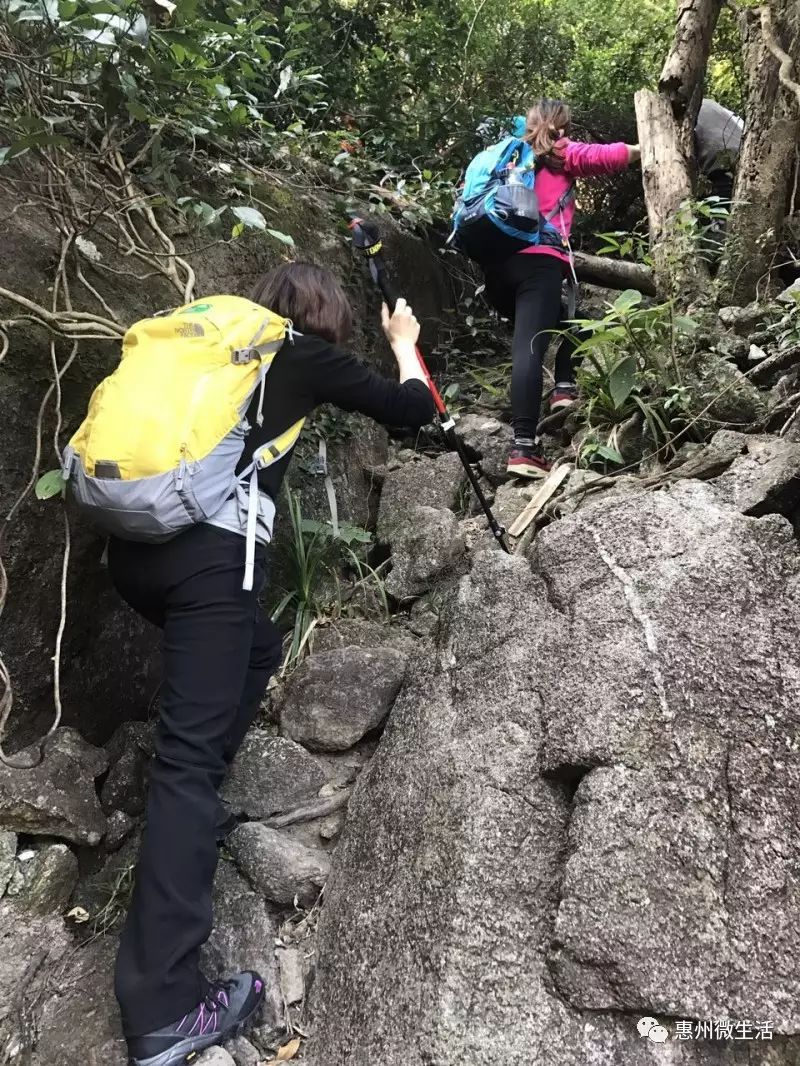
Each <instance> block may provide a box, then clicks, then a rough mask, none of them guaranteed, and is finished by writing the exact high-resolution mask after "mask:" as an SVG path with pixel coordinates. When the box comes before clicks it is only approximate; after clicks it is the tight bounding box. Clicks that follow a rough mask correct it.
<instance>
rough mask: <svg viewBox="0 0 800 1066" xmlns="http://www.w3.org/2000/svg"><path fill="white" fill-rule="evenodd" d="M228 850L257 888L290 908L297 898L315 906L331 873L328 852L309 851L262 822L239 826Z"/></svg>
mask: <svg viewBox="0 0 800 1066" xmlns="http://www.w3.org/2000/svg"><path fill="white" fill-rule="evenodd" d="M227 846H228V850H229V851H230V853H231V855H232V856H233V858H234V861H235V862H236V865H237V866H238V867H239V869H240V870H241V871H242V873H243V874H244V875H245V877H246V878H247V880H248V881H249V882H250V884H251V885H252V886H253V888H255V889H256V891H258V892H261V893H262V895H263V896H264V898H265V899H267V900H269V901H270V902H271V903H278V904H281V905H283V906H287V905H289V904H291V903H293V902H294V900H295V897H297V898H298V900H299V902H300V903H302V904H303V905H306V906H308V905H311V904H312V903H313V902H314V901H315V900H316V898H317V896H318V895H319V893H320V890H321V889H322V888H323V886H324V884H325V882H326V881H327V879H328V875H329V873H330V868H331V864H330V859H329V858H328V856H327V855H326V854H325V852H324V851H321V850H319V849H316V848H308V847H305V845H303V844H299V843H298V842H297V841H294V840H291V839H290V838H289V837H287V836H285V835H284V834H282V833H279V832H278V831H277V830H275V829H270V828H269V827H268V826H266V825H261V824H260V823H259V822H248V823H247V824H245V825H241V826H239V828H238V829H236V830H234V832H233V833H232V834H231V836H230V838H229V840H228V844H227Z"/></svg>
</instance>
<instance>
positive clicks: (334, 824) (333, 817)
mask: <svg viewBox="0 0 800 1066" xmlns="http://www.w3.org/2000/svg"><path fill="white" fill-rule="evenodd" d="M346 819H347V814H346V812H345V811H343V810H341V811H336V812H335V813H334V814H329V815H327V817H325V818H320V819H318V821H317V822H316V823H315V824H316V827H317V832H318V833H319V835H320V837H322V839H323V840H335V839H336V838H337V837H338V836H339V835H340V833H341V832H342V830H343V829H344V823H345V821H346Z"/></svg>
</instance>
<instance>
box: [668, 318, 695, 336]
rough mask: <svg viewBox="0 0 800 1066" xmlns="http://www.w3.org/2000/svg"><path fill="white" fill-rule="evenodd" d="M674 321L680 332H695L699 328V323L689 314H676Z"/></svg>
mask: <svg viewBox="0 0 800 1066" xmlns="http://www.w3.org/2000/svg"><path fill="white" fill-rule="evenodd" d="M674 322H675V329H676V330H677V331H678V333H694V332H695V330H696V329H697V323H696V322H695V320H694V319H693V318H689V316H688V315H676V316H675V319H674Z"/></svg>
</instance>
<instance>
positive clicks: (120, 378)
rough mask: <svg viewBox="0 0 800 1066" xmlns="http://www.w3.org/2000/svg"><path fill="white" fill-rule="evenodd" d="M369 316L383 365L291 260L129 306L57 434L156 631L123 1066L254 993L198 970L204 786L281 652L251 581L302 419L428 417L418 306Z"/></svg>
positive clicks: (117, 565) (125, 937)
mask: <svg viewBox="0 0 800 1066" xmlns="http://www.w3.org/2000/svg"><path fill="white" fill-rule="evenodd" d="M382 320H383V328H384V332H385V334H386V337H387V339H388V340H389V343H390V345H391V347H392V350H393V352H394V355H395V358H396V360H397V365H398V370H399V377H400V381H399V383H398V382H395V381H391V380H389V379H386V378H384V377H382V376H380V375H379V374H376V373H375V372H374V371H372V370H370V369H369V368H368V367H367V366H365V365H364V364H363V363H361V362H359V361H358V360H357V359H355V358H353V357H352V356H350V355H348V354H346V353H344V352H342V351H340V349H339V347H338V345H339V344H341V343H342V342H343V341H345V340H346V339H347V337H348V336H349V334H350V332H351V328H352V314H351V310H350V306H349V304H348V301H347V298H346V296H345V294H344V291H343V290H342V288H341V286H340V285H339V283H338V282H337V281H336V279H335V278H334V277H333V275H332V274H330V272H328V271H327V270H323V269H321V268H319V267H316V266H312V265H310V264H305V263H289V264H284V265H282V266H280V267H278V268H277V269H276V270H273V271H272V272H270V273H269V274H267V275H266V276H265V277H264V278H263V279H262V280H261V282H260V283H259V284H258V285H257V286H256V290H255V292H254V294H253V300H252V301H248V300H243V299H240V298H238V297H210V298H208V299H205V300H197V301H195V302H194V303H193V304H189V305H188V306H186V307H183V308H179V309H178V310H177V311H176V312H173V313H171V314H168V315H165V316H163V317H157V318H155V319H148V320H146V321H144V322H142V323H138V324H137V325H136V326H134V327H133V328H132V329H131V330H129V332H128V334H126V337H125V341H124V344H123V358H122V362H121V364H120V366H119V368H118V369H117V371H115V373H114V374H112V375H111V377H110V378H107V379H106V380H105V381H104V382H103V383H101V385H100V386H99V387H98V389H97V390H96V391H95V394H94V396H93V397H92V400H91V403H90V407H89V414H88V416H87V418H86V420H85V421H84V423H83V425H82V426H81V427H80V429H79V430H78V432H77V433H76V434H75V436H74V437H73V438H72V440H71V441H70V445H69V447H68V448H67V450H66V452H65V456H64V472H65V476H66V477H67V481H68V484H69V485H70V486H71V488H72V494H73V496H74V497H75V499H76V500H77V502H78V504H79V506H80V507H82V509H83V510H84V511H86V512H87V513H88V514H89V515H90V516H91V517H92V518H93V519H94V520H95V522H96V523H97V524H98V525H99V526H100V527H101V529H104V530H105V531H106V532H107V533H109V534H110V544H109V568H110V572H111V577H112V580H113V582H114V585H115V586H116V588H117V590H118V591H119V593H120V594H121V595H122V597H123V598H124V599H125V600H126V601H127V602H128V604H129V605H130V606H131V607H133V609H134V610H136V611H137V612H138V613H139V614H140V615H142V616H143V617H144V618H146V619H147V620H148V621H150V622H153V623H154V624H155V625H158V626H160V627H161V628H162V629H163V631H164V685H163V690H162V698H161V707H160V719H159V723H158V730H157V738H156V750H155V757H154V759H153V761H152V768H151V772H150V785H149V792H148V799H147V822H146V826H145V830H144V835H143V838H142V846H141V853H140V856H139V862H138V866H137V869H136V881H135V888H134V892H133V898H132V901H131V906H130V909H129V912H128V917H127V921H126V923H125V927H124V929H123V932H122V937H121V941H120V948H119V955H118V959H117V969H116V992H117V998H118V1000H119V1003H120V1008H121V1012H122V1019H123V1030H124V1032H125V1036H126V1038H127V1041H128V1049H129V1055H130V1059H129V1061H130V1064H131V1066H171V1064H173V1063H184V1062H188V1061H190V1060H191V1058H192V1057H193V1055H194V1054H196V1053H197V1052H199V1051H200V1050H201V1049H203V1048H206V1047H209V1046H211V1045H214V1044H221V1043H223V1042H224V1041H226V1040H229V1039H231V1038H232V1037H233V1036H235V1035H236V1034H237V1033H238V1032H239V1031H241V1029H242V1028H243V1026H245V1025H246V1023H247V1022H248V1021H250V1020H251V1019H252V1018H253V1017H254V1015H255V1013H256V1011H257V1010H258V1008H259V1006H260V1004H261V1002H262V1000H263V998H264V984H263V980H262V978H261V977H260V976H259V975H258V974H257V973H254V972H251V971H246V972H244V973H240V974H237V975H236V976H234V977H232V978H230V979H228V980H214V981H210V980H208V979H207V978H206V977H205V976H204V975H203V974H202V973H201V971H200V966H199V953H200V948H201V946H202V944H203V943H204V942H205V941H206V940H207V938H208V936H209V934H210V932H211V927H212V884H213V880H214V872H215V869H216V865H217V843H218V838H219V837H221V836H223V835H224V828H221V825H222V821H221V817H220V810H221V808H220V804H219V799H218V796H217V790H218V788H219V786H220V784H221V782H222V779H223V776H224V774H225V771H226V768H227V766H228V764H229V763H230V761H231V759H232V758H233V756H234V755H235V753H236V750H237V749H238V747H239V745H240V743H241V741H242V739H243V738H244V735H245V733H246V732H247V729H248V727H249V726H250V723H251V722H252V720H253V718H254V717H255V715H256V713H257V711H258V707H259V705H260V701H261V697H262V695H263V693H264V691H265V689H266V686H267V682H268V680H269V677H270V675H271V674H272V672H273V671H274V670H275V668H276V666H277V664H278V663H279V661H280V651H281V640H280V636H279V633H278V631H277V629H276V627H275V626H274V625H273V623H272V622H271V621H270V620H269V619H268V618H267V617H266V616H265V615H264V614H263V613H262V611H261V608H260V607H259V603H258V597H259V593H260V591H261V590H262V588H263V586H264V583H265V580H266V576H265V575H266V568H267V558H266V556H267V545H268V544H269V541H270V539H271V536H272V522H273V519H274V515H275V501H276V500H277V498H278V492H279V489H280V486H281V482H282V481H283V478H284V475H285V473H286V470H287V468H288V466H289V463H290V461H291V456H292V451H293V449H294V446H295V444H296V442H297V439H298V436H299V434H300V430H301V429H302V426H303V423H304V421H305V419H306V418H307V416H308V415H309V414H311V412H312V411H313V410H314V408H315V407H317V406H318V405H319V404H322V403H332V404H335V405H337V406H338V407H341V408H343V409H344V410H347V411H360V412H361V413H362V414H365V415H368V416H369V417H371V418H374V419H375V420H376V421H378V422H382V423H384V424H388V425H395V426H406V427H410V428H418V427H419V426H422V425H424V424H426V423H428V422H430V421H432V419H433V415H434V405H433V400H432V397H431V394H430V391H429V389H428V386H427V384H426V382H425V379H424V375H423V371H422V369H421V368H420V365H419V362H418V360H417V357H416V354H415V343H416V341H417V337H418V335H419V323H418V322H417V320H416V318H415V317H414V315H413V313H412V310H411V308H410V307H408V306H407V305H406V304H405V302H404V301H402V300H401V301H399V302H398V306H397V308H396V309H395V312H394V314H393V315H391V316H390V315H389V312H388V310H387V309H386V307H385V306H384V308H383V312H382ZM230 828H232V826H230Z"/></svg>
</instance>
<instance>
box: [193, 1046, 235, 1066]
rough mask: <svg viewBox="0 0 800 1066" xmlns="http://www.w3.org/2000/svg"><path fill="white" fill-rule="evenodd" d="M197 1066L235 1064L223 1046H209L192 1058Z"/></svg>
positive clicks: (226, 1065) (227, 1065) (230, 1065)
mask: <svg viewBox="0 0 800 1066" xmlns="http://www.w3.org/2000/svg"><path fill="white" fill-rule="evenodd" d="M194 1061H195V1062H196V1064H197V1066H236V1062H235V1061H234V1059H233V1058H231V1056H230V1055H229V1054H228V1052H227V1051H226V1050H225V1048H222V1047H210V1048H208V1049H207V1050H206V1051H203V1052H202V1053H201V1054H200V1056H199V1057H198V1058H196V1059H195V1060H194Z"/></svg>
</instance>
